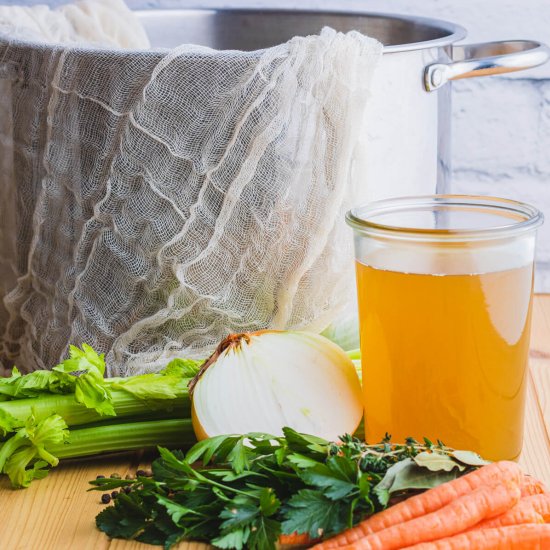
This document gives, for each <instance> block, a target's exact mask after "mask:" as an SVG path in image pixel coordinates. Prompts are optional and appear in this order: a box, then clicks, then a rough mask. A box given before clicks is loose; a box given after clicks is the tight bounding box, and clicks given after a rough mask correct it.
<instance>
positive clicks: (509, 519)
mask: <svg viewBox="0 0 550 550" xmlns="http://www.w3.org/2000/svg"><path fill="white" fill-rule="evenodd" d="M546 522H550V494H548V493H546V494H544V495H533V496H530V497H523V498H522V499H520V501H519V502H518V503H517V504H516V505H515V506H514V507H513V508H510V510H508V511H507V512H504V514H502V515H501V516H497V517H495V518H492V519H486V520H484V521H482V522H481V523H480V524H478V525H475V526H474V527H473V529H487V528H491V527H505V526H506V525H518V524H520V523H546Z"/></svg>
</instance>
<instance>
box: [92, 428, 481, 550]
mask: <svg viewBox="0 0 550 550" xmlns="http://www.w3.org/2000/svg"><path fill="white" fill-rule="evenodd" d="M159 452H160V457H159V458H158V459H157V460H155V461H154V462H153V464H152V473H153V475H152V477H147V478H146V477H138V478H137V479H136V480H135V481H130V482H129V481H128V480H116V479H111V478H107V479H96V480H94V481H92V482H91V484H92V485H93V486H94V487H93V489H97V490H102V491H105V490H111V489H113V488H116V487H125V492H123V493H121V494H120V495H119V496H118V497H117V498H116V500H115V502H114V505H112V506H109V507H108V508H106V509H105V510H103V511H102V512H101V513H100V514H99V515H98V516H97V518H96V524H97V526H98V528H99V529H101V530H102V531H104V532H105V533H106V534H107V535H108V536H110V537H113V538H124V539H135V540H138V541H141V542H147V543H151V544H161V545H163V546H164V547H165V548H166V549H169V548H171V547H172V546H173V545H174V544H176V543H177V542H179V541H181V540H191V539H192V540H203V541H207V542H210V543H212V544H214V545H215V546H216V547H218V548H227V549H238V550H240V549H242V548H248V549H251V550H271V549H273V548H275V544H276V542H277V540H278V538H279V536H280V535H281V534H286V535H290V534H293V533H300V534H302V533H307V534H308V535H309V537H311V539H319V538H326V537H329V536H331V535H334V534H336V533H339V532H341V531H342V530H343V529H345V528H347V527H351V526H352V525H354V524H356V523H358V522H359V521H360V520H362V519H363V518H365V517H366V516H368V515H370V514H372V513H374V512H377V511H379V510H382V509H383V508H385V507H386V506H387V505H388V504H389V503H392V502H393V501H394V500H396V499H399V498H403V497H406V496H408V495H410V494H411V491H416V490H418V489H425V488H429V487H433V486H435V485H437V484H439V483H443V482H445V481H449V480H451V479H454V478H456V477H457V476H459V475H462V474H463V473H466V472H467V471H469V470H471V469H472V468H474V467H476V466H478V465H479V464H478V463H477V462H476V461H477V460H479V459H478V458H476V456H475V455H473V453H466V454H462V455H459V456H453V451H452V450H451V449H448V448H447V447H445V446H444V445H443V444H442V443H440V442H438V443H437V444H433V443H431V442H430V441H428V440H426V441H424V443H423V444H419V443H418V442H416V441H415V440H413V439H408V440H407V441H406V442H405V443H404V444H403V445H394V444H392V443H391V441H390V439H389V437H387V438H386V439H385V440H384V441H382V442H381V443H380V444H377V445H367V444H365V443H364V442H363V441H361V440H360V439H358V438H355V437H352V436H349V435H345V436H342V437H341V440H340V441H339V442H338V443H331V442H328V441H324V440H322V439H319V438H317V437H313V436H309V435H304V434H299V433H297V432H295V431H294V430H291V429H290V428H285V429H284V436H283V437H274V436H271V435H268V434H262V433H251V434H247V435H244V436H218V437H213V438H211V439H207V440H205V441H201V442H199V443H197V444H196V445H195V446H194V447H192V448H191V449H190V450H189V451H188V453H187V454H186V455H184V454H183V453H182V452H181V451H174V452H171V451H169V450H167V449H164V448H159ZM416 457H419V459H418V461H416V460H415V459H416ZM128 487H129V489H128Z"/></svg>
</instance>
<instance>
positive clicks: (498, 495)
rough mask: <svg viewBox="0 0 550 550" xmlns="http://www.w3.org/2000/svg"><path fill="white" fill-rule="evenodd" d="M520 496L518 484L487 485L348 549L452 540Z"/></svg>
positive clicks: (378, 549)
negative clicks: (442, 539) (446, 538)
mask: <svg viewBox="0 0 550 550" xmlns="http://www.w3.org/2000/svg"><path fill="white" fill-rule="evenodd" d="M520 496H521V492H520V490H519V486H518V484H517V483H515V482H510V481H505V482H503V483H499V484H498V485H483V486H482V487H479V488H477V489H475V490H474V491H472V492H471V493H467V494H465V495H462V496H461V497H458V498H457V499H456V500H454V501H452V502H450V503H449V504H447V505H446V506H443V508H440V509H439V510H436V511H435V512H431V513H429V514H426V515H425V516H421V517H417V518H414V519H411V520H410V521H406V522H404V523H399V524H397V525H392V526H391V527H388V528H387V529H382V531H377V532H376V533H371V534H370V535H367V536H366V537H364V538H362V539H359V540H358V541H356V542H354V543H353V544H350V545H349V546H346V547H345V548H346V549H347V550H395V549H398V548H404V547H406V546H409V545H411V544H415V543H418V542H426V541H432V540H438V539H440V538H442V537H450V536H452V535H456V534H457V533H461V532H462V531H464V530H466V529H468V528H469V527H472V526H474V525H476V524H477V523H479V522H480V521H482V520H483V519H485V518H491V517H495V516H498V515H500V514H503V513H504V512H506V510H509V509H510V508H511V507H512V506H514V505H515V504H516V503H517V502H518V501H519V499H520Z"/></svg>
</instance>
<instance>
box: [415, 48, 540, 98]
mask: <svg viewBox="0 0 550 550" xmlns="http://www.w3.org/2000/svg"><path fill="white" fill-rule="evenodd" d="M549 56H550V50H549V49H548V47H547V46H545V45H544V44H542V43H541V42H535V41H532V40H507V41H503V42H486V43H482V44H465V45H464V46H453V54H452V57H453V60H454V61H453V62H452V63H434V64H433V65H428V66H427V67H426V68H425V69H424V87H425V88H426V90H427V91H428V92H432V91H433V90H437V89H438V88H441V86H443V85H445V84H446V83H447V82H448V81H449V80H458V79H459V78H472V77H475V76H489V75H492V74H502V73H511V72H514V71H522V70H523V69H530V68H531V67H537V66H538V65H542V64H543V63H546V61H548V58H549Z"/></svg>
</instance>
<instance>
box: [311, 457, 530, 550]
mask: <svg viewBox="0 0 550 550" xmlns="http://www.w3.org/2000/svg"><path fill="white" fill-rule="evenodd" d="M523 477H524V474H523V471H522V470H521V468H520V467H519V466H518V465H517V464H516V463H515V462H509V461H500V462H493V463H492V464H488V465H487V466H483V467H482V468H479V469H478V470H474V471H473V472H470V473H469V474H466V475H464V476H461V477H459V478H457V479H454V480H453V481H449V482H447V483H443V484H441V485H438V486H437V487H434V488H433V489H430V490H428V491H425V492H424V493H421V494H419V495H415V496H413V497H410V498H408V499H407V500H404V501H403V502H400V503H398V504H396V505H395V506H391V507H390V508H387V509H386V510H384V511H383V512H379V513H378V514H374V515H373V516H371V517H369V518H367V519H365V520H364V521H362V522H361V523H359V524H358V525H356V526H355V527H353V528H351V529H348V530H346V531H344V532H343V533H340V534H339V535H337V536H335V537H333V538H331V539H328V540H326V541H323V542H321V543H320V544H317V545H316V546H315V547H314V548H316V549H317V550H328V549H330V548H338V547H341V546H346V545H349V544H352V543H354V542H355V541H357V540H359V539H361V538H364V537H366V536H368V535H370V534H372V533H376V532H378V531H381V530H383V529H387V528H389V527H392V526H394V525H399V524H402V523H404V522H407V521H410V520H412V519H415V518H418V517H421V516H425V515H426V514H430V513H432V512H435V511H436V510H439V509H440V508H442V507H443V506H446V505H448V504H449V503H451V502H453V501H454V500H456V499H457V498H459V497H461V496H463V495H465V494H468V493H471V492H472V491H474V490H475V489H477V488H479V487H481V486H482V485H493V484H498V483H504V482H512V483H515V484H516V485H517V486H519V485H520V484H521V483H522V481H523ZM384 550H386V549H384Z"/></svg>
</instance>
